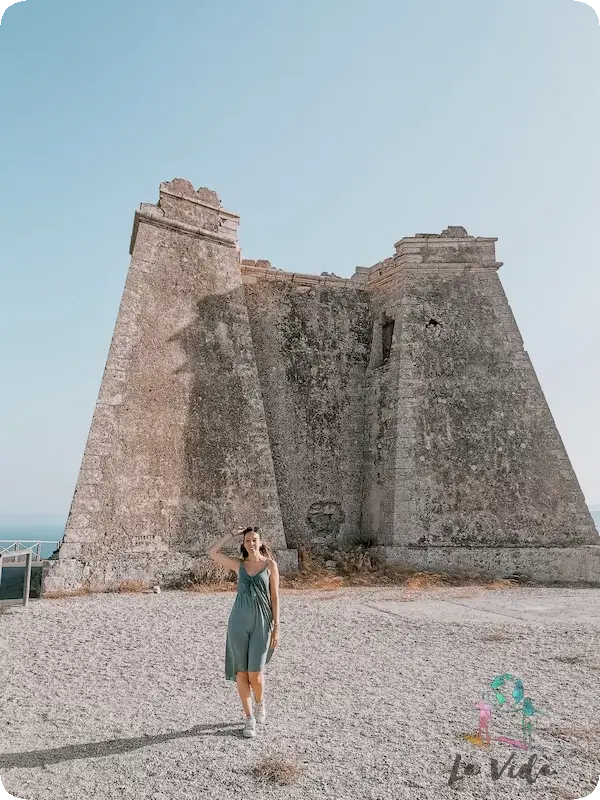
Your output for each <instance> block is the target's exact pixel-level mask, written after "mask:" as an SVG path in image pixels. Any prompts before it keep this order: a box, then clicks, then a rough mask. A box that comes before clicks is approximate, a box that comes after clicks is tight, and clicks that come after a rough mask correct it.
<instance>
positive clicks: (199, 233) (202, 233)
mask: <svg viewBox="0 0 600 800" xmlns="http://www.w3.org/2000/svg"><path fill="white" fill-rule="evenodd" d="M174 196H177V195H174ZM183 199H185V200H187V201H188V202H198V201H194V200H192V199H191V198H189V197H186V198H183ZM149 205H150V204H148V203H143V204H142V207H141V208H139V209H137V210H136V212H135V216H134V220H133V231H132V234H131V242H130V246H129V253H130V254H131V255H133V249H134V247H135V240H136V237H137V232H138V228H139V225H140V222H148V223H150V224H151V225H157V226H158V227H161V228H169V229H171V230H175V231H179V232H180V233H185V234H187V235H188V236H195V237H197V238H199V239H210V240H211V241H214V242H219V244H223V245H225V246H226V247H232V248H233V249H236V248H237V242H236V240H235V239H231V238H230V237H229V236H225V235H223V234H220V233H216V232H215V231H209V230H206V229H205V228H200V227H197V226H195V225H189V224H188V223H186V222H180V221H179V220H176V219H169V218H168V217H165V216H164V214H163V213H162V212H161V210H160V209H159V208H157V207H156V206H150V208H148V206H149ZM199 205H206V204H204V203H199ZM144 206H146V207H144ZM207 207H208V208H210V206H207ZM151 209H154V211H153V210H151ZM218 211H219V214H220V215H223V216H227V218H228V219H233V220H235V219H239V217H237V216H236V215H235V214H229V212H223V211H222V210H221V209H218Z"/></svg>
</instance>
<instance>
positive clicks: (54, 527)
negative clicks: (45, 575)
mask: <svg viewBox="0 0 600 800" xmlns="http://www.w3.org/2000/svg"><path fill="white" fill-rule="evenodd" d="M64 529H65V523H64V522H62V523H61V522H58V523H57V522H50V523H49V522H45V521H43V520H42V521H40V522H39V523H36V522H33V523H32V522H29V521H28V522H26V523H21V524H19V522H18V521H6V520H3V519H2V518H1V517H0V547H2V548H5V547H7V546H8V545H9V544H10V543H11V542H17V541H19V542H20V541H26V540H29V541H36V542H39V541H41V542H47V544H43V545H42V548H41V554H42V558H48V557H49V556H51V555H52V553H53V552H54V551H55V550H56V548H57V547H58V543H59V542H60V541H62V537H63V533H64Z"/></svg>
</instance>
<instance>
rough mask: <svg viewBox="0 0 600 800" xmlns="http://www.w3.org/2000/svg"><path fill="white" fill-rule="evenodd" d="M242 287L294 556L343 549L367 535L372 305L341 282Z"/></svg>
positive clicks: (258, 283)
mask: <svg viewBox="0 0 600 800" xmlns="http://www.w3.org/2000/svg"><path fill="white" fill-rule="evenodd" d="M345 283H346V284H349V281H347V282H345ZM244 288H245V292H246V303H247V306H248V313H249V318H250V326H251V330H252V340H253V346H254V352H255V356H256V363H257V366H258V374H259V379H260V385H261V390H262V397H263V403H264V407H265V413H266V419H267V425H268V429H269V442H270V446H271V452H272V454H273V462H274V465H275V475H276V481H277V490H278V495H279V502H280V505H281V514H282V518H283V525H284V529H285V534H286V540H287V544H288V547H294V548H295V547H298V546H299V545H302V544H306V543H309V542H310V544H311V546H312V547H313V548H314V549H315V550H317V551H318V550H322V551H325V550H327V548H328V547H331V546H332V545H334V544H337V545H338V546H340V545H341V546H343V545H344V544H345V543H347V542H348V540H350V539H353V538H355V537H356V536H357V535H358V534H359V530H360V510H361V492H362V481H363V469H362V467H363V464H362V460H363V419H364V393H363V386H364V375H365V368H366V365H367V362H368V357H369V345H370V326H369V322H368V315H369V302H368V297H367V295H366V293H365V292H364V291H362V290H361V289H360V288H358V287H353V286H348V285H340V286H337V285H335V283H333V284H329V285H318V284H316V285H315V286H310V285H301V284H300V283H299V282H293V281H283V280H268V279H266V278H265V279H262V280H260V279H259V280H257V281H256V282H253V283H248V284H247V285H245V287H244Z"/></svg>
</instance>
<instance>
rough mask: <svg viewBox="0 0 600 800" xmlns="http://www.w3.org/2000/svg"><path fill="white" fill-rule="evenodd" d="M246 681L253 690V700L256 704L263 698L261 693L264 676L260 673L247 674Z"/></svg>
mask: <svg viewBox="0 0 600 800" xmlns="http://www.w3.org/2000/svg"><path fill="white" fill-rule="evenodd" d="M248 680H249V682H250V686H252V689H253V690H254V699H255V700H256V702H257V703H260V701H261V700H262V698H263V691H264V686H265V676H264V673H262V672H249V673H248Z"/></svg>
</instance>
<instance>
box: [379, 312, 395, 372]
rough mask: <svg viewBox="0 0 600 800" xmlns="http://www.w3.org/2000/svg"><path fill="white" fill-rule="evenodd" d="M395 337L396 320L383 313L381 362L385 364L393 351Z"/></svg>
mask: <svg viewBox="0 0 600 800" xmlns="http://www.w3.org/2000/svg"><path fill="white" fill-rule="evenodd" d="M393 338H394V320H393V319H392V317H388V316H387V314H384V315H383V321H382V323H381V349H382V353H381V363H382V364H385V363H386V361H388V360H389V357H390V354H391V352H392V339H393Z"/></svg>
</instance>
